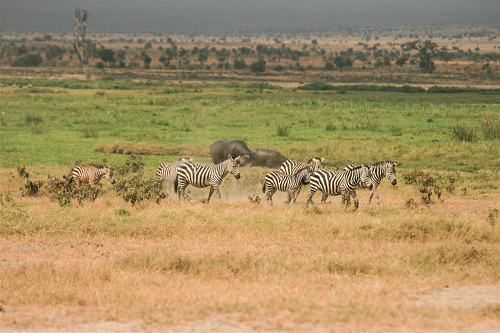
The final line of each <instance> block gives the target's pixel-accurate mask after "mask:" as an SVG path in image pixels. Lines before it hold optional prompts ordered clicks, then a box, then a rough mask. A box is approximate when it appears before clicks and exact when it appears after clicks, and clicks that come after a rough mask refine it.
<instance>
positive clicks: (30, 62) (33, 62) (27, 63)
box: [11, 54, 43, 67]
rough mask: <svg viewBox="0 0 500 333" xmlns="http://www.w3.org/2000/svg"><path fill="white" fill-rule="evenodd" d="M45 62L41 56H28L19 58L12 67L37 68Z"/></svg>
mask: <svg viewBox="0 0 500 333" xmlns="http://www.w3.org/2000/svg"><path fill="white" fill-rule="evenodd" d="M42 62H43V58H42V57H41V56H40V55H39V54H28V55H25V56H24V57H20V58H17V59H16V60H14V61H13V62H12V64H11V65H12V67H35V66H38V65H40V64H41V63H42Z"/></svg>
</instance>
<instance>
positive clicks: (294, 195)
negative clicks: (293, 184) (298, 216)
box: [290, 187, 300, 206]
mask: <svg viewBox="0 0 500 333" xmlns="http://www.w3.org/2000/svg"><path fill="white" fill-rule="evenodd" d="M298 192H300V187H299V189H298V191H297V192H296V191H290V196H291V197H290V200H291V202H292V206H295V200H297V195H298V194H299V193H298Z"/></svg>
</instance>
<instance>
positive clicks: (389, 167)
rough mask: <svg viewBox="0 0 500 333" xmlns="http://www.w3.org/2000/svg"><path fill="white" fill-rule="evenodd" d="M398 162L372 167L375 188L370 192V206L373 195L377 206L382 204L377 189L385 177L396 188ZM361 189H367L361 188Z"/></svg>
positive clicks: (385, 162)
mask: <svg viewBox="0 0 500 333" xmlns="http://www.w3.org/2000/svg"><path fill="white" fill-rule="evenodd" d="M397 165H398V164H397V162H395V161H380V162H377V163H375V164H373V165H372V167H371V173H372V176H371V180H372V183H373V187H372V189H371V190H370V199H369V200H368V205H369V204H370V202H371V201H372V198H373V195H374V194H375V197H376V198H377V204H380V200H379V196H378V192H377V187H378V186H379V184H380V182H381V181H382V179H384V177H387V178H388V179H389V180H390V181H391V184H392V185H393V186H395V185H396V184H397V183H398V182H397V180H396V166H397ZM356 166H357V165H356V164H350V165H348V166H346V167H345V168H344V170H347V169H350V168H353V167H356ZM360 188H366V187H364V186H361V187H360Z"/></svg>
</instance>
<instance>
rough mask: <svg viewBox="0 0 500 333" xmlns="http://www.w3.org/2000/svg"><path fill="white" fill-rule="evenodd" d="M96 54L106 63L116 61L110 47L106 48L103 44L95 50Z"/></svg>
mask: <svg viewBox="0 0 500 333" xmlns="http://www.w3.org/2000/svg"><path fill="white" fill-rule="evenodd" d="M97 56H98V57H99V59H101V60H102V61H104V62H105V63H106V64H107V63H108V62H114V61H116V59H115V51H113V50H111V49H107V48H105V47H104V46H101V49H99V50H97Z"/></svg>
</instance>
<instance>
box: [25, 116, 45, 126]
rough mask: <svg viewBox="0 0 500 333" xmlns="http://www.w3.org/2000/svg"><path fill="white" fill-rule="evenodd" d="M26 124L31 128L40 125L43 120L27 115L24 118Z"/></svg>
mask: <svg viewBox="0 0 500 333" xmlns="http://www.w3.org/2000/svg"><path fill="white" fill-rule="evenodd" d="M24 122H25V123H26V125H29V126H33V125H39V124H41V123H42V122H43V118H42V117H39V116H35V115H33V114H27V115H26V117H24Z"/></svg>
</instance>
